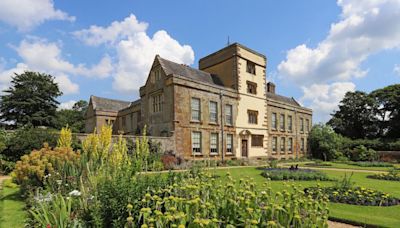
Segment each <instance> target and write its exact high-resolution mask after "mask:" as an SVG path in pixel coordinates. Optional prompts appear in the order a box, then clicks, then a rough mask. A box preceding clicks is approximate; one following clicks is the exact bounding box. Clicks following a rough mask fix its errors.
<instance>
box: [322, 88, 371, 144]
mask: <svg viewBox="0 0 400 228" xmlns="http://www.w3.org/2000/svg"><path fill="white" fill-rule="evenodd" d="M375 106H376V104H375V102H374V99H372V98H371V97H370V96H369V95H368V94H367V93H365V92H361V91H355V92H347V93H346V95H345V96H344V98H343V100H342V101H341V102H340V104H339V110H338V111H336V112H335V113H334V114H332V119H330V120H329V121H328V123H327V124H328V125H330V126H332V128H333V129H334V130H335V132H337V133H339V134H341V135H343V136H346V137H349V138H352V139H359V138H366V137H375V136H376V135H377V133H378V127H377V126H376V125H375V124H374V123H375V122H376V121H375V119H376V116H375V115H374V111H373V110H374V107H375Z"/></svg>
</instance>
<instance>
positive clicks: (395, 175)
mask: <svg viewBox="0 0 400 228" xmlns="http://www.w3.org/2000/svg"><path fill="white" fill-rule="evenodd" d="M367 177H368V178H372V179H378V180H390V181H400V171H399V170H397V169H391V170H390V171H389V172H388V173H377V174H373V175H368V176H367Z"/></svg>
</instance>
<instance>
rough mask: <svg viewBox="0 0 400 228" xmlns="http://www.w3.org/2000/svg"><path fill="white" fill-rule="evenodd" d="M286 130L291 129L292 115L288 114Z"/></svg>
mask: <svg viewBox="0 0 400 228" xmlns="http://www.w3.org/2000/svg"><path fill="white" fill-rule="evenodd" d="M287 127H288V131H293V116H292V115H288V124H287Z"/></svg>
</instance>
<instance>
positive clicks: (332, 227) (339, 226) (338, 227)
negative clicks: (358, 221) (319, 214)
mask: <svg viewBox="0 0 400 228" xmlns="http://www.w3.org/2000/svg"><path fill="white" fill-rule="evenodd" d="M328 227H329V228H354V227H360V226H353V225H349V224H346V223H340V222H333V221H328Z"/></svg>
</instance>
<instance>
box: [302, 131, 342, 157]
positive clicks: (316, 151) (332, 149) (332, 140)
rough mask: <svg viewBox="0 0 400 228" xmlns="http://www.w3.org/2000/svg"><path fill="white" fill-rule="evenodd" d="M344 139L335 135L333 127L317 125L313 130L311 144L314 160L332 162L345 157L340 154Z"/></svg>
mask: <svg viewBox="0 0 400 228" xmlns="http://www.w3.org/2000/svg"><path fill="white" fill-rule="evenodd" d="M342 140H343V137H342V136H340V135H339V134H337V133H335V132H334V131H333V129H332V127H330V126H327V125H323V124H317V125H314V126H313V128H312V129H311V132H310V135H309V144H310V149H311V154H312V157H313V158H316V159H321V160H324V161H330V160H335V159H338V158H339V157H342V156H343V153H341V152H340V149H341V145H342Z"/></svg>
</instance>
